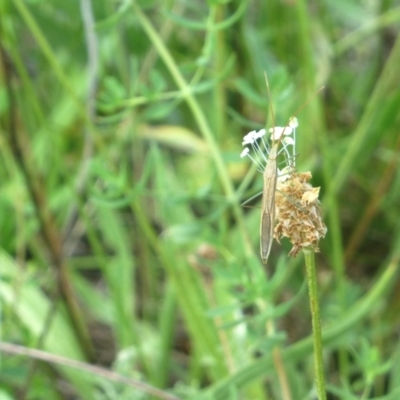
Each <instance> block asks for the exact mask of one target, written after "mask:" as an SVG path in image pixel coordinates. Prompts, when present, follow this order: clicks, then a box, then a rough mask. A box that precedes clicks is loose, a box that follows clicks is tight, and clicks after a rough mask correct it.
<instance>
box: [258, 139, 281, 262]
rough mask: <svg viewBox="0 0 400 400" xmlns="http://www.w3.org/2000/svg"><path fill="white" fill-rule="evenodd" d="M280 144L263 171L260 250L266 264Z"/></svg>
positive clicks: (272, 219)
mask: <svg viewBox="0 0 400 400" xmlns="http://www.w3.org/2000/svg"><path fill="white" fill-rule="evenodd" d="M278 145H279V143H275V144H274V145H273V146H272V147H271V151H270V153H269V157H268V162H267V165H266V167H265V170H264V173H263V178H264V190H263V196H262V205H261V223H260V251H261V259H262V262H263V263H264V264H266V263H267V260H268V256H269V253H270V251H271V246H272V240H273V237H274V225H275V190H276V180H277V167H276V158H277V155H278Z"/></svg>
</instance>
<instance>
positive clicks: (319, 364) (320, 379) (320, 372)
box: [303, 249, 326, 400]
mask: <svg viewBox="0 0 400 400" xmlns="http://www.w3.org/2000/svg"><path fill="white" fill-rule="evenodd" d="M303 253H304V257H305V260H306V269H307V281H308V292H309V296H310V308H311V320H312V328H313V342H314V368H315V383H316V385H317V393H318V399H319V400H326V391H325V377H324V369H323V358H322V336H321V319H320V315H319V302H318V288H317V277H316V273H315V258H314V251H312V250H309V249H304V250H303Z"/></svg>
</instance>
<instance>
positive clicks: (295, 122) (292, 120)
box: [289, 117, 299, 129]
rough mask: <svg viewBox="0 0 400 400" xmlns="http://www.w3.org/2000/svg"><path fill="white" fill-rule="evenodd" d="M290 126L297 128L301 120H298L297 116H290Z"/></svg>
mask: <svg viewBox="0 0 400 400" xmlns="http://www.w3.org/2000/svg"><path fill="white" fill-rule="evenodd" d="M289 126H290V127H291V128H293V129H294V128H297V127H298V126H299V121H298V120H297V118H296V117H292V118H290V120H289Z"/></svg>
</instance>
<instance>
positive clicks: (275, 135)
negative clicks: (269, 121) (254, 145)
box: [269, 126, 293, 140]
mask: <svg viewBox="0 0 400 400" xmlns="http://www.w3.org/2000/svg"><path fill="white" fill-rule="evenodd" d="M269 131H270V133H271V139H272V140H279V139H280V138H281V137H282V135H285V136H288V135H291V134H292V132H293V128H292V127H290V126H274V127H273V128H270V130H269Z"/></svg>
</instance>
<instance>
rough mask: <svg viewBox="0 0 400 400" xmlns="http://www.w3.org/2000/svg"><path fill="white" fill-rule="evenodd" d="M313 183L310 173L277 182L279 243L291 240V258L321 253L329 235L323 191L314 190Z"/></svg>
mask: <svg viewBox="0 0 400 400" xmlns="http://www.w3.org/2000/svg"><path fill="white" fill-rule="evenodd" d="M310 179H311V173H310V172H292V173H291V174H290V175H288V176H287V177H286V179H278V182H277V186H276V189H277V191H276V197H275V217H276V221H277V225H276V226H275V231H274V237H275V239H276V240H277V241H278V242H279V240H280V239H281V238H283V237H287V238H289V240H290V241H291V243H292V244H293V247H292V249H291V251H290V253H289V256H296V255H297V254H298V252H299V251H300V250H302V249H304V248H308V249H312V250H313V251H319V248H318V243H319V240H320V239H321V238H323V237H324V236H325V235H326V232H327V228H326V226H325V224H324V222H323V221H322V214H321V209H320V202H319V200H318V194H319V189H320V188H319V187H318V188H314V187H312V185H311V184H309V183H308V181H309V180H310Z"/></svg>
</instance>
